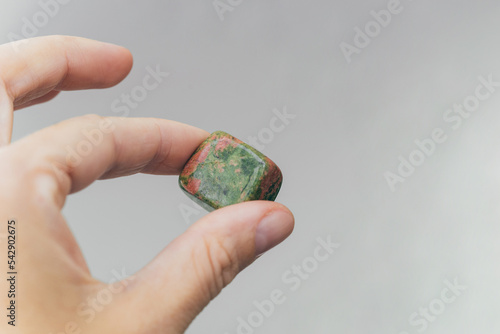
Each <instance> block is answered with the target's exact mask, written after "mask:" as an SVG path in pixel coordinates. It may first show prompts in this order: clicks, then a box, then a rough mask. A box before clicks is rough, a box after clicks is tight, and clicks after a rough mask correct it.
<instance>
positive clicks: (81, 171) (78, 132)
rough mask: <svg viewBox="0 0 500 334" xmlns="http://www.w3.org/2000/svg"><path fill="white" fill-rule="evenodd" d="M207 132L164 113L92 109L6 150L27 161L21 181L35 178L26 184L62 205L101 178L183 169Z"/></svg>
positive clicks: (166, 172)
mask: <svg viewBox="0 0 500 334" xmlns="http://www.w3.org/2000/svg"><path fill="white" fill-rule="evenodd" d="M208 135H209V133H208V132H206V131H204V130H201V129H198V128H195V127H193V126H189V125H186V124H182V123H178V122H174V121H169V120H165V119H154V118H116V117H101V116H97V115H87V116H81V117H77V118H73V119H69V120H66V121H63V122H61V123H59V124H56V125H53V126H51V127H48V128H45V129H43V130H41V131H38V132H36V133H34V134H33V135H30V136H28V137H26V138H24V139H22V140H20V141H18V142H15V143H14V144H12V145H10V146H8V147H7V148H5V150H4V151H5V152H6V153H8V154H9V156H11V157H12V156H14V157H15V159H14V160H16V161H18V162H19V164H22V167H21V166H17V167H14V168H17V170H15V171H14V172H13V173H16V174H17V177H18V178H20V180H19V182H30V183H31V185H30V186H26V187H23V188H25V189H33V187H35V189H36V190H35V192H37V193H38V195H41V196H43V197H45V198H46V199H49V200H53V201H55V202H56V204H57V205H59V206H60V207H62V205H63V204H64V201H65V198H66V196H67V195H68V194H70V193H72V192H76V191H79V190H81V189H83V188H85V187H87V186H88V185H89V184H91V183H92V182H94V181H95V180H97V179H104V178H112V177H119V176H124V175H130V174H134V173H148V174H163V175H169V174H178V173H179V172H180V171H181V170H182V168H183V166H184V164H185V163H186V161H187V160H188V159H189V157H190V156H191V155H192V153H193V152H194V151H195V149H196V148H197V147H198V146H199V145H200V144H201V143H202V142H203V140H205V139H206V138H207V137H208ZM27 157H29V158H27ZM13 173H12V174H13ZM40 178H42V179H43V180H44V181H43V182H39V180H40ZM37 184H41V185H43V189H38V188H37V186H36V185H37Z"/></svg>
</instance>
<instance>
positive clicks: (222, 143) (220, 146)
mask: <svg viewBox="0 0 500 334" xmlns="http://www.w3.org/2000/svg"><path fill="white" fill-rule="evenodd" d="M231 143H232V140H231V139H229V138H220V139H219V140H218V141H217V145H216V146H215V151H222V150H224V149H225V148H226V147H228V146H229V145H230V144H231Z"/></svg>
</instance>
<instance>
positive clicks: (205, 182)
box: [179, 131, 283, 211]
mask: <svg viewBox="0 0 500 334" xmlns="http://www.w3.org/2000/svg"><path fill="white" fill-rule="evenodd" d="M282 181H283V176H282V174H281V171H280V169H279V168H278V166H276V164H275V163H274V162H272V161H271V160H270V159H269V158H268V157H266V156H265V155H263V154H262V153H260V152H259V151H257V150H256V149H254V148H253V147H251V146H250V145H248V144H245V143H244V142H242V141H241V140H239V139H237V138H235V137H233V136H231V135H229V134H227V133H225V132H223V131H216V132H214V133H212V134H211V135H210V136H209V137H208V138H207V139H206V140H205V141H204V142H203V143H202V144H201V145H200V146H199V147H198V148H197V149H196V151H195V152H194V153H193V155H192V156H191V158H190V159H189V160H188V162H187V163H186V165H185V166H184V169H183V171H182V173H181V175H180V176H179V185H180V187H181V188H182V190H184V191H185V192H186V193H187V194H188V196H189V197H191V198H192V199H193V200H194V201H195V202H197V203H198V204H200V205H201V206H202V207H204V208H205V209H207V210H208V211H212V210H213V209H219V208H222V207H224V206H228V205H231V204H236V203H241V202H246V201H252V200H268V201H274V200H275V198H276V196H277V195H278V192H279V190H280V188H281V183H282Z"/></svg>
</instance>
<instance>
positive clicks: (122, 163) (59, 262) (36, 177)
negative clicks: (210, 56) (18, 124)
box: [0, 36, 294, 334]
mask: <svg viewBox="0 0 500 334" xmlns="http://www.w3.org/2000/svg"><path fill="white" fill-rule="evenodd" d="M16 43H17V44H4V45H1V46H0V146H1V147H0V162H1V163H0V175H1V177H0V203H1V204H0V259H2V260H0V270H1V271H0V273H1V277H2V279H0V294H1V295H2V297H1V298H0V302H1V304H0V309H2V310H5V309H6V307H7V306H8V302H9V299H8V297H7V293H6V292H7V291H8V290H9V285H8V282H7V281H6V279H4V278H3V277H4V275H5V274H6V272H7V271H8V270H7V233H6V232H7V222H8V221H9V219H12V218H15V219H16V221H17V224H18V226H19V231H20V233H21V234H20V237H19V238H18V240H17V242H16V249H17V250H18V253H17V262H18V264H17V267H16V270H17V272H18V273H19V275H18V277H17V289H18V294H17V296H16V303H17V305H18V308H17V312H18V319H17V320H16V326H15V327H13V326H10V325H8V324H7V320H8V319H7V318H6V317H5V315H3V314H4V313H6V312H5V311H2V313H1V315H2V316H1V317H0V319H2V320H1V322H0V333H5V334H9V333H22V334H31V333H33V334H35V333H36V334H49V333H53V334H56V333H57V334H59V333H68V334H70V333H71V334H73V333H74V334H77V333H92V334H94V333H95V334H101V333H103V334H104V333H106V334H113V333H117V334H118V333H120V334H139V333H147V334H149V333H153V334H156V333H162V334H164V333H165V334H166V333H183V332H184V331H185V330H186V328H187V327H188V326H189V324H190V323H191V322H192V321H193V319H194V318H195V317H196V316H197V315H198V314H199V313H200V312H201V311H202V310H203V308H204V307H205V306H206V305H207V304H208V303H209V302H210V301H211V300H212V299H213V298H215V297H216V296H217V294H218V293H219V292H220V291H221V290H222V289H223V288H224V287H225V286H226V285H227V284H229V283H230V282H231V281H232V280H233V279H234V277H235V276H236V275H237V274H238V273H239V272H240V271H241V270H243V269H244V268H245V267H247V266H248V265H249V264H251V263H252V262H253V261H254V260H255V259H256V257H258V256H259V255H260V254H262V253H264V252H265V251H267V250H269V249H270V248H272V247H274V246H276V245H277V244H279V243H280V242H281V241H283V240H284V239H285V238H286V237H288V235H290V233H291V232H292V230H293V226H294V219H293V215H292V214H291V212H290V211H289V210H288V209H287V208H286V207H284V206H283V205H281V204H278V203H274V202H268V201H253V202H246V203H241V204H237V205H232V206H228V207H225V208H223V209H220V210H216V211H214V212H212V213H210V214H207V215H206V216H205V217H203V218H202V219H200V220H199V221H198V222H196V223H195V224H193V225H192V226H191V227H190V228H189V229H188V230H187V231H186V232H185V233H184V234H182V235H181V236H179V237H178V238H176V239H175V240H174V241H173V242H171V243H170V244H168V245H167V246H166V247H165V248H164V250H163V251H162V252H160V253H159V254H158V255H157V256H156V257H155V258H154V259H153V260H151V262H150V263H149V264H147V265H145V267H144V268H143V269H141V270H140V271H139V272H137V273H135V274H134V275H133V279H125V281H123V284H122V285H120V283H118V284H116V283H115V284H114V285H110V284H107V283H103V282H100V281H98V280H96V279H94V278H93V277H92V276H91V274H90V272H89V269H88V266H87V264H86V262H85V260H84V258H83V256H82V253H81V251H80V249H79V246H78V244H77V243H76V241H75V238H74V236H73V235H72V233H71V231H70V230H69V228H68V226H67V223H66V221H65V219H64V217H63V216H62V214H61V209H62V207H63V205H64V202H65V200H66V196H68V195H69V194H71V193H74V192H77V191H80V190H82V189H84V188H85V187H87V186H88V185H90V184H91V183H92V182H94V181H95V180H98V179H107V178H115V177H120V176H126V175H131V174H134V173H148V174H161V175H175V174H178V173H179V172H180V171H181V169H182V167H183V165H184V164H185V162H186V161H187V159H188V158H189V157H190V155H191V154H192V153H193V151H194V150H195V149H196V147H197V146H198V145H199V144H200V143H201V142H202V141H203V140H204V139H205V138H207V136H208V135H209V134H208V132H206V131H204V130H201V129H198V128H195V127H192V126H189V125H185V124H181V123H177V122H173V121H169V120H164V119H146V118H103V117H100V116H98V115H85V116H80V117H77V118H72V119H69V120H65V121H63V122H61V123H58V124H55V125H53V126H50V127H48V128H45V129H42V130H40V131H38V132H36V133H33V134H31V135H29V136H27V137H25V138H23V139H21V140H19V141H16V142H14V143H12V144H11V143H10V138H11V132H12V118H13V116H12V114H13V112H14V110H16V109H21V108H24V107H28V106H31V105H34V104H38V103H42V102H47V101H49V100H51V99H52V98H54V97H55V96H56V95H57V94H58V93H59V92H60V91H64V90H77V89H92V88H106V87H111V86H113V85H116V84H117V83H119V82H120V81H121V80H123V79H124V78H125V77H126V76H127V74H128V73H129V71H130V69H131V67H132V56H131V54H130V52H129V51H128V50H126V49H124V48H122V47H119V46H115V45H111V44H106V43H101V42H97V41H92V40H87V39H82V38H76V37H66V36H49V37H40V38H34V39H31V40H28V41H27V42H22V43H19V42H16ZM102 122H106V124H107V125H108V126H109V128H110V129H112V131H109V132H107V133H103V140H102V143H100V144H99V145H96V146H94V147H93V149H92V151H91V152H90V153H89V155H88V156H87V157H85V159H82V160H81V161H80V162H79V163H74V162H72V160H71V159H69V160H68V159H67V153H66V147H67V145H69V146H70V147H76V146H77V145H78V143H80V142H81V141H82V140H84V139H85V137H84V136H83V134H82V130H83V129H88V128H94V129H96V128H99V125H100V124H103V123H102ZM161 219H162V220H164V219H165V218H164V217H162V218H161ZM102 223H103V224H105V223H106V222H104V221H103V222H102ZM138 228H139V227H138ZM103 256H106V255H105V254H104V255H103ZM117 286H121V287H122V288H121V289H119V290H120V291H119V292H117V293H115V294H113V300H112V302H111V303H109V305H106V307H105V308H102V309H101V310H99V312H96V314H95V317H93V318H92V320H90V321H89V318H88V317H82V316H80V315H79V313H78V307H79V306H80V305H82V303H85V302H86V301H88V300H89V298H91V299H92V298H94V299H95V297H96V296H97V295H98V294H99V293H100V292H102V291H104V290H107V289H108V290H111V289H112V290H113V291H116V290H117V289H116V287H117Z"/></svg>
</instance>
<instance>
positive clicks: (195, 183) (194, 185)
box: [186, 178, 201, 195]
mask: <svg viewBox="0 0 500 334" xmlns="http://www.w3.org/2000/svg"><path fill="white" fill-rule="evenodd" d="M200 184H201V180H199V179H195V178H191V179H189V181H188V183H187V184H186V190H187V191H188V192H189V193H190V194H193V195H194V194H196V193H197V192H198V189H200Z"/></svg>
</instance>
